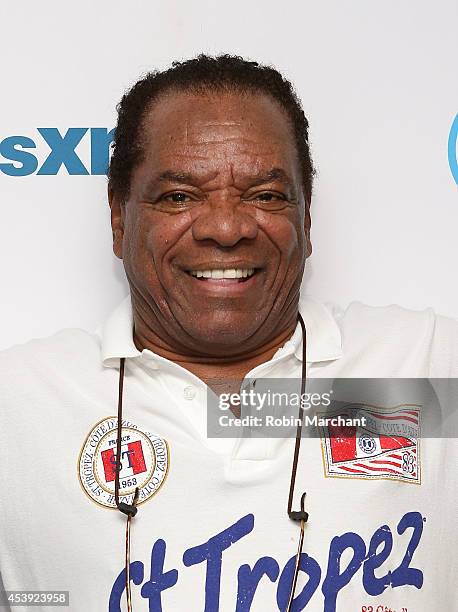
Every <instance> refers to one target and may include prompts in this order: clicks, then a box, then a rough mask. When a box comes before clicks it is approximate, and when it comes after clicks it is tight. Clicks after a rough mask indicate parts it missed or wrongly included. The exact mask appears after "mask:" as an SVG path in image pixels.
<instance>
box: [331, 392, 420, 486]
mask: <svg viewBox="0 0 458 612" xmlns="http://www.w3.org/2000/svg"><path fill="white" fill-rule="evenodd" d="M337 415H341V416H342V417H343V418H344V419H349V418H354V417H355V416H357V417H358V418H359V419H362V418H363V417H364V419H365V426H348V425H343V426H342V425H336V426H333V425H331V424H327V425H325V426H321V427H320V429H321V444H322V450H323V463H324V471H325V476H326V477H338V478H339V477H340V478H366V479H380V478H383V479H390V480H402V481H404V482H410V483H416V484H420V483H421V461H420V406H418V405H408V404H406V405H403V406H396V407H395V408H391V409H384V408H380V407H372V406H367V405H361V404H351V405H348V404H347V405H346V406H345V408H343V409H340V411H338V412H336V413H333V414H332V416H337ZM320 416H322V417H325V418H328V419H329V416H331V415H330V414H329V413H326V414H321V415H320Z"/></svg>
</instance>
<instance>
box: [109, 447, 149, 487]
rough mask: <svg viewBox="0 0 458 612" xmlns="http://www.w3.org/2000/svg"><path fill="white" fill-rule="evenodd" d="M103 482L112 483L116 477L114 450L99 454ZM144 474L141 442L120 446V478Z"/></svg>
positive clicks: (144, 466)
mask: <svg viewBox="0 0 458 612" xmlns="http://www.w3.org/2000/svg"><path fill="white" fill-rule="evenodd" d="M101 456H102V463H103V469H104V472H105V480H106V481H107V482H112V481H114V479H115V477H116V454H115V449H114V448H109V449H106V450H104V451H102V453H101ZM141 472H146V465H145V458H144V456H143V449H142V443H141V440H137V441H135V442H129V443H128V444H121V469H120V472H119V477H120V478H126V477H128V476H133V475H135V474H140V473H141Z"/></svg>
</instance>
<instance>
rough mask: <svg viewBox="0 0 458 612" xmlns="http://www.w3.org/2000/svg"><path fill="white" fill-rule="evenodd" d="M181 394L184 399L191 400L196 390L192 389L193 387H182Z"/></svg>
mask: <svg viewBox="0 0 458 612" xmlns="http://www.w3.org/2000/svg"><path fill="white" fill-rule="evenodd" d="M183 396H184V398H185V399H187V400H192V399H194V398H195V397H196V390H195V389H194V387H191V386H189V387H185V388H184V389H183Z"/></svg>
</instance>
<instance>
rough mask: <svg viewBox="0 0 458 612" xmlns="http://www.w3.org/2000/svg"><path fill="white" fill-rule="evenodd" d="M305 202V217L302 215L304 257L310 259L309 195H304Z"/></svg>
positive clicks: (310, 219) (310, 225)
mask: <svg viewBox="0 0 458 612" xmlns="http://www.w3.org/2000/svg"><path fill="white" fill-rule="evenodd" d="M304 202H305V215H304V229H305V257H306V258H307V257H310V255H311V254H312V242H311V240H310V228H311V227H312V217H311V215H310V205H311V197H310V195H307V194H305V195H304Z"/></svg>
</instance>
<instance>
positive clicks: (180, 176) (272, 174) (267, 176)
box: [151, 168, 293, 187]
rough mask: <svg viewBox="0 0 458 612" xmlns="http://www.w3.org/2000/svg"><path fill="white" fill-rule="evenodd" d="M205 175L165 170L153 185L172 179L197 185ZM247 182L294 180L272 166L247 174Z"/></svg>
mask: <svg viewBox="0 0 458 612" xmlns="http://www.w3.org/2000/svg"><path fill="white" fill-rule="evenodd" d="M202 178H203V177H197V176H195V175H193V174H191V173H187V172H179V171H176V170H165V171H164V172H161V173H160V174H159V175H157V176H156V177H155V178H154V179H153V180H152V181H151V185H152V184H154V183H156V182H167V181H170V182H172V183H185V184H188V185H195V184H196V182H197V183H198V182H200V181H201V180H202ZM244 178H245V180H246V181H247V182H249V183H250V186H251V187H256V186H258V185H264V183H271V182H273V181H280V182H282V183H285V184H286V185H289V186H291V185H292V184H293V181H292V180H291V178H290V177H289V175H288V174H287V173H286V172H285V170H283V169H282V168H271V169H270V170H267V171H266V172H260V173H256V174H252V175H247V176H245V177H244Z"/></svg>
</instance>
